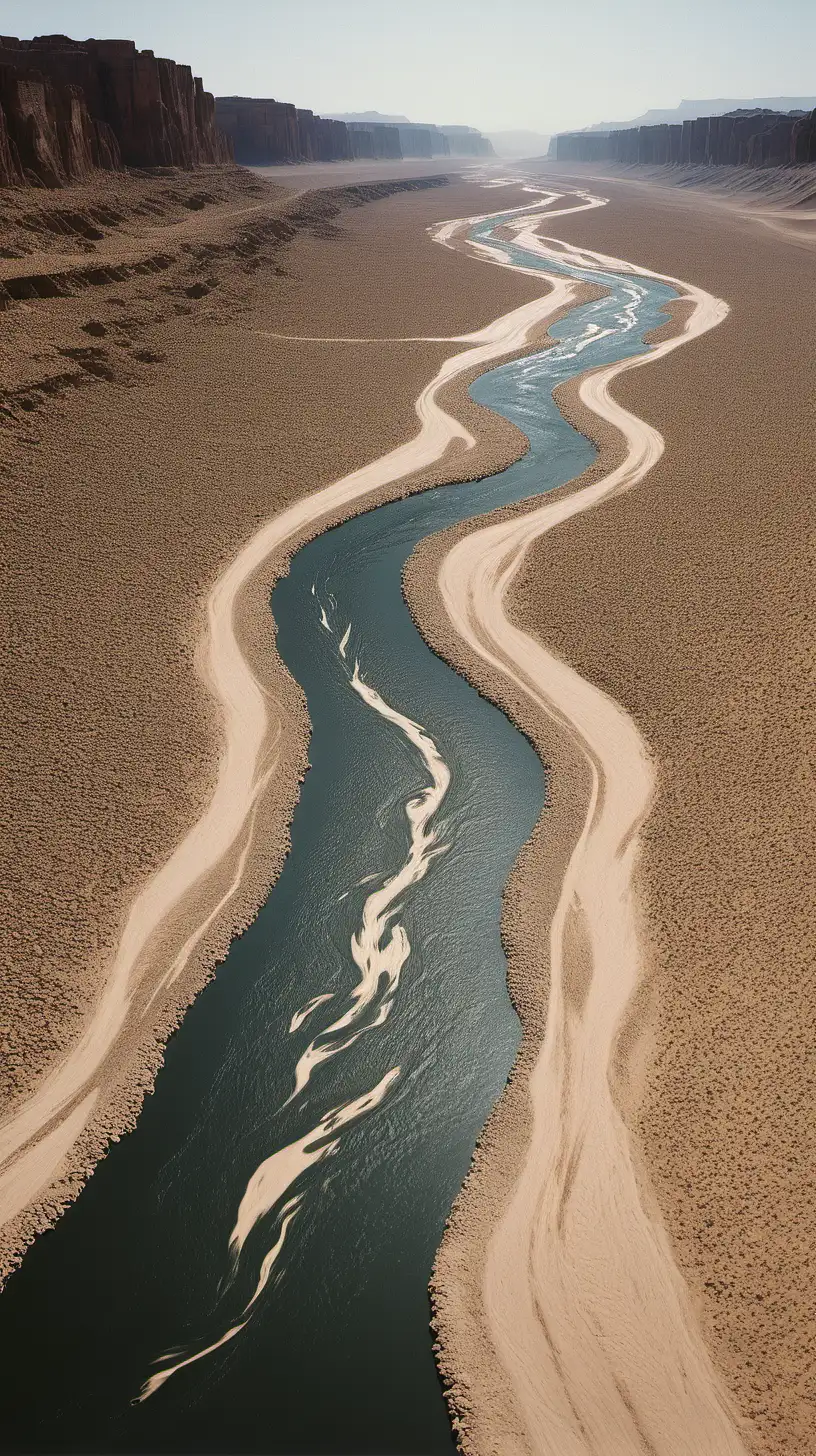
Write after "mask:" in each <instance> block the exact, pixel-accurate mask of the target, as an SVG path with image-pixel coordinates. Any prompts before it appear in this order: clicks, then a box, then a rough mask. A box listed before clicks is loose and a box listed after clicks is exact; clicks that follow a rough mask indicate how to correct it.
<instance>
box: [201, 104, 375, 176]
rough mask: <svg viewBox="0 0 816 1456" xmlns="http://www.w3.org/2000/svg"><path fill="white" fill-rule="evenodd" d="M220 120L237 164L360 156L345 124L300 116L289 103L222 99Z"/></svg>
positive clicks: (301, 112) (308, 113) (218, 109)
mask: <svg viewBox="0 0 816 1456" xmlns="http://www.w3.org/2000/svg"><path fill="white" fill-rule="evenodd" d="M215 117H216V122H217V124H218V126H219V128H220V129H221V131H222V132H224V133H225V135H226V136H227V137H228V138H229V139H230V142H231V143H232V147H233V150H234V154H235V160H236V162H243V163H244V164H245V165H247V166H254V167H271V166H276V165H277V164H279V163H281V162H336V161H347V160H350V159H351V158H352V157H353V156H354V152H353V151H352V148H351V142H350V140H349V136H348V131H347V128H346V126H345V124H344V122H342V121H330V120H327V118H326V117H323V116H315V114H314V112H313V111H306V110H302V109H301V110H299V109H298V108H297V107H296V106H293V105H292V103H291V102H289V101H274V100H273V99H272V98H271V97H267V98H257V97H254V96H219V97H218V98H217V99H216V102H215Z"/></svg>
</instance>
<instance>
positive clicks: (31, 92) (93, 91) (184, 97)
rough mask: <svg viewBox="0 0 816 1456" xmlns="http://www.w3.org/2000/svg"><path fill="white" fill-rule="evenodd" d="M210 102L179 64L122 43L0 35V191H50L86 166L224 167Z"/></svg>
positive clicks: (225, 151)
mask: <svg viewBox="0 0 816 1456" xmlns="http://www.w3.org/2000/svg"><path fill="white" fill-rule="evenodd" d="M230 156H231V147H230V143H229V141H228V140H227V138H226V137H224V136H222V135H221V133H220V132H219V131H218V130H217V129H216V125H215V101H214V100H213V97H212V96H211V95H210V93H209V92H208V91H205V90H204V87H203V85H202V82H201V79H200V77H198V76H195V77H194V76H193V73H192V71H191V70H190V67H189V66H179V65H176V63H175V61H169V60H164V59H162V58H161V57H157V56H154V54H153V52H152V51H137V49H136V47H135V45H134V44H133V41H130V40H87V41H73V40H69V39H68V37H67V36H64V35H49V36H37V37H36V38H35V39H34V40H15V39H14V38H13V37H11V36H0V185H6V186H7V185H9V184H10V183H19V182H36V183H40V184H41V185H43V186H46V187H58V186H61V185H63V184H64V183H65V182H69V181H71V180H73V179H74V178H78V177H84V176H85V175H87V173H88V172H89V171H90V170H91V168H92V167H104V168H116V167H120V166H122V165H124V166H129V167H155V166H175V167H188V168H189V167H196V166H200V165H201V164H203V163H207V162H223V161H228V160H229V158H230Z"/></svg>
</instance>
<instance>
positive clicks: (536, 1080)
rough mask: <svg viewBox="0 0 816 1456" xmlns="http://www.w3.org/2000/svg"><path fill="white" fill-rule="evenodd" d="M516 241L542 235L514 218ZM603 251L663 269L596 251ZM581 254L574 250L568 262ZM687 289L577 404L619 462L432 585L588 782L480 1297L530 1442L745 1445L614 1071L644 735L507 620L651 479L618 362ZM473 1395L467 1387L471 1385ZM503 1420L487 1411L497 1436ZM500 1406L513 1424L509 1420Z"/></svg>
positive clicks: (613, 1447) (626, 993)
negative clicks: (642, 1171)
mask: <svg viewBox="0 0 816 1456" xmlns="http://www.w3.org/2000/svg"><path fill="white" fill-rule="evenodd" d="M516 226H517V227H518V228H519V237H518V242H519V244H520V245H521V246H522V247H525V248H526V249H528V250H529V251H531V252H534V253H536V254H538V255H544V256H548V255H549V256H553V257H555V256H561V257H564V256H567V255H568V253H569V250H568V249H567V250H566V252H565V251H564V245H562V244H557V247H558V249H559V252H558V253H556V251H555V250H554V249H548V248H547V246H546V244H545V243H544V242H543V241H542V240H540V239H539V238H538V237H537V236H536V234H535V232H534V231H533V227H532V225H531V224H529V223H526V222H525V221H524V220H520V222H519V223H517V224H516ZM587 260H590V261H591V263H594V266H596V267H603V268H605V269H607V270H609V269H614V270H619V271H625V272H627V273H638V274H640V275H641V276H652V277H656V276H659V275H655V274H650V273H649V272H648V270H646V269H642V268H637V267H634V266H631V265H629V264H627V263H623V262H622V261H620V260H618V259H613V258H609V257H606V256H604V255H602V254H598V253H594V254H589V253H586V252H585V253H582V254H581V259H580V263H581V266H585V265H586V263H587ZM576 261H578V260H577V259H576ZM663 281H668V282H671V283H673V284H674V285H675V286H676V287H678V288H679V290H680V291H681V292H682V293H683V294H684V295H685V297H686V298H688V299H690V300H691V301H692V303H693V305H694V306H693V311H692V312H691V314H690V315H689V316H687V317H686V318H685V319H684V320H683V323H682V332H681V333H679V334H678V335H676V336H675V337H674V338H671V339H665V340H663V341H662V342H660V343H659V344H658V345H657V347H655V348H654V349H653V350H652V352H651V353H650V354H649V355H642V356H640V357H638V358H635V359H631V360H626V361H623V362H621V363H619V364H615V365H612V366H609V367H606V368H602V369H600V370H597V371H595V372H594V373H592V374H589V375H588V376H586V377H585V379H584V380H583V381H582V384H581V387H580V391H579V395H580V399H581V402H582V403H583V404H584V405H585V406H586V407H587V408H588V409H590V410H591V411H592V412H593V413H595V414H596V415H598V416H599V417H600V418H601V419H603V420H604V421H605V422H607V423H608V424H609V425H612V426H614V427H615V428H617V429H618V430H619V431H620V433H621V435H622V436H623V438H624V440H625V442H626V455H625V458H624V460H623V461H622V463H621V464H620V465H619V466H618V467H617V468H616V469H614V470H613V471H611V472H610V473H609V474H607V475H606V476H604V477H603V478H602V479H600V480H597V481H595V482H593V483H592V484H590V485H588V486H587V487H585V488H584V489H583V490H581V491H579V492H577V493H575V494H572V495H566V496H562V497H561V498H560V499H558V500H555V501H551V502H549V503H545V504H544V505H542V506H540V507H538V508H537V509H536V510H533V511H531V512H529V513H528V514H527V515H525V516H522V517H520V518H518V517H517V518H515V519H511V520H509V521H508V520H503V521H499V522H498V523H495V524H492V525H490V526H487V527H484V528H483V529H481V530H476V531H473V532H471V533H470V534H468V535H465V536H464V537H462V538H461V539H460V540H459V541H457V542H456V544H455V545H454V546H453V547H452V548H451V549H450V551H448V553H447V554H446V555H445V556H444V557H443V559H442V562H441V564H440V567H439V573H438V583H439V589H440V595H441V598H442V600H443V602H444V605H445V608H446V611H447V613H448V616H449V617H450V620H451V622H452V624H453V626H454V628H455V630H456V631H457V633H458V634H459V635H460V636H461V637H462V638H463V639H464V641H465V642H466V644H467V645H468V647H469V648H470V649H471V650H472V651H473V652H474V653H475V654H477V656H478V657H480V658H481V659H482V661H483V662H484V663H485V664H487V665H488V667H489V668H491V669H493V670H494V671H496V672H499V673H502V674H504V676H505V677H507V678H509V679H510V681H511V682H512V683H513V685H514V686H515V687H516V688H517V689H518V690H520V691H521V692H522V693H524V694H526V695H527V697H528V698H529V699H531V700H532V702H533V703H534V704H535V705H536V706H537V707H538V708H539V709H540V710H543V711H544V712H545V713H547V714H549V715H551V716H552V717H554V718H555V719H556V720H557V721H558V722H559V723H561V724H562V725H564V726H565V727H566V729H567V731H568V732H569V734H570V735H571V736H572V738H573V741H574V742H575V743H576V745H577V746H578V747H579V748H580V751H581V752H582V753H583V754H584V756H585V758H586V760H587V762H588V764H589V767H590V770H591V781H592V792H591V798H590V805H589V810H588V813H587V816H586V820H585V823H584V826H583V830H582V832H581V835H580V838H579V840H578V843H577V845H576V846H575V849H574V851H573V854H572V857H571V859H570V862H569V866H568V869H567V873H566V876H565V879H564V883H563V887H562V892H561V896H560V899H559V902H558V906H557V909H556V912H555V915H554V917H553V921H552V926H551V933H550V934H551V945H550V959H551V992H550V1001H549V1008H548V1016H547V1030H546V1035H545V1040H544V1045H543V1047H542V1049H541V1052H540V1055H539V1057H538V1060H537V1063H536V1065H535V1068H534V1071H533V1073H532V1076H531V1080H530V1094H531V1098H532V1104H533V1129H532V1138H531V1141H530V1144H529V1146H528V1149H527V1153H526V1159H525V1162H524V1166H523V1171H522V1175H521V1178H520V1180H519V1182H518V1183H517V1185H516V1187H515V1190H514V1193H513V1196H512V1199H511V1201H510V1204H509V1206H508V1208H507V1209H506V1211H505V1213H504V1216H503V1217H502V1219H501V1222H500V1223H499V1225H498V1227H497V1228H496V1230H495V1232H494V1234H493V1236H492V1239H491V1240H490V1243H489V1246H488V1254H487V1264H486V1271H485V1280H484V1287H483V1298H484V1304H485V1312H486V1315H487V1323H488V1328H489V1331H490V1336H491V1338H492V1341H493V1346H494V1351H495V1355H496V1358H497V1359H498V1360H499V1361H500V1363H501V1365H502V1366H503V1368H504V1371H505V1373H506V1375H507V1377H508V1379H509V1382H510V1385H511V1387H512V1389H513V1393H514V1396H515V1401H516V1403H517V1410H518V1412H519V1413H520V1414H521V1417H522V1420H523V1425H524V1432H525V1436H526V1441H525V1442H524V1445H523V1446H522V1445H519V1444H518V1443H517V1441H516V1439H515V1438H514V1437H510V1439H508V1440H506V1441H504V1442H503V1443H498V1444H497V1449H499V1448H500V1449H502V1451H507V1452H509V1451H510V1450H511V1449H512V1450H519V1451H520V1450H523V1449H527V1450H529V1451H533V1452H536V1453H538V1452H540V1453H542V1456H543V1453H552V1456H571V1453H579V1452H580V1453H588V1452H594V1451H602V1450H603V1451H614V1452H615V1453H616V1456H617V1453H621V1456H622V1453H629V1452H631V1453H633V1456H634V1453H635V1452H643V1451H649V1452H653V1453H657V1456H664V1453H665V1456H681V1453H682V1456H692V1453H694V1456H702V1453H707V1456H737V1453H741V1452H743V1451H744V1449H745V1448H744V1445H743V1442H742V1439H741V1437H740V1435H739V1434H738V1432H737V1429H736V1425H735V1419H734V1416H733V1413H732V1411H731V1409H730V1403H729V1400H728V1397H727V1395H726V1392H725V1391H724V1389H723V1387H722V1385H721V1383H720V1381H719V1379H718V1377H717V1375H716V1373H715V1371H714V1369H713V1367H712V1365H711V1362H710V1360H709V1357H708V1354H707V1352H706V1350H705V1347H704V1345H703V1342H702V1340H701V1338H700V1335H699V1333H698V1330H697V1328H696V1321H695V1319H694V1317H693V1314H692V1311H691V1308H690V1305H689V1301H688V1296H687V1292H686V1290H685V1286H684V1285H683V1282H682V1280H681V1278H680V1276H679V1274H678V1272H677V1270H676V1267H675V1264H674V1259H673V1256H672V1251H671V1248H670V1246H669V1243H668V1240H667V1238H666V1236H665V1234H664V1232H663V1230H662V1229H661V1228H660V1227H659V1226H656V1225H655V1224H654V1223H653V1222H652V1220H651V1219H650V1217H649V1215H648V1213H647V1212H646V1211H645V1210H644V1208H643V1206H642V1203H641V1197H640V1193H639V1190H638V1182H637V1177H636V1169H635V1166H634V1162H633V1158H632V1151H631V1147H630V1143H629V1137H628V1134H627V1130H626V1128H625V1126H624V1124H623V1122H622V1120H621V1117H620V1115H619V1113H618V1111H617V1108H616V1106H615V1103H614V1100H613V1096H612V1091H611V1086H610V1074H611V1071H612V1063H613V1058H614V1054H615V1044H616V1036H617V1033H618V1031H619V1029H620V1025H621V1019H622V1016H623V1013H624V1011H625V1009H626V1007H627V1004H628V1002H629V1001H630V999H631V996H632V994H633V992H634V991H635V989H636V987H637V985H638V982H639V979H640V975H641V966H640V955H639V948H638V938H637V922H636V913H635V904H634V899H633V890H632V876H633V870H634V867H635V864H636V860H637V855H638V830H639V828H640V826H641V824H642V822H643V820H644V817H645V815H646V813H647V812H648V808H649V805H650V802H651V797H652V793H653V771H652V767H651V764H650V762H649V757H648V754H647V751H646V748H645V745H644V744H643V742H642V740H641V738H640V735H639V733H638V731H637V729H636V727H635V725H634V723H633V721H632V720H631V719H630V718H629V717H628V715H627V714H626V713H625V712H624V711H623V709H621V708H620V707H619V706H618V705H617V704H616V703H614V702H613V701H612V700H611V699H610V698H608V697H607V696H606V695H605V694H604V693H602V692H601V691H600V690H598V689H597V688H594V687H593V686H592V685H591V684H590V683H588V682H586V681H584V680H583V679H582V678H581V677H580V676H579V675H578V674H577V673H575V672H574V671H573V670H572V669H571V668H570V667H568V666H567V664H566V663H564V662H562V661H560V660H559V659H558V658H557V657H555V656H554V655H553V654H551V653H549V652H548V651H547V649H546V648H545V647H544V646H543V644H542V643H541V642H539V641H537V640H535V639H533V638H531V637H530V636H528V635H527V634H526V633H525V632H523V631H521V630H520V629H519V628H518V627H516V626H514V625H513V623H512V622H511V621H510V620H508V618H507V616H506V615H505V610H504V603H505V600H506V597H507V593H508V591H509V588H510V586H511V583H512V581H513V578H514V577H515V575H516V574H517V572H518V570H519V567H520V566H521V563H522V561H523V558H524V555H525V552H526V550H527V548H528V546H529V544H530V542H531V541H532V540H534V539H535V538H536V537H537V536H539V535H541V534H542V533H544V532H546V531H548V530H552V529H553V527H555V526H557V525H558V524H559V523H560V522H562V521H565V520H567V519H568V518H569V517H571V516H574V515H577V514H579V513H580V512H582V511H585V510H587V509H590V508H591V507H592V506H593V505H595V504H597V503H598V502H599V501H601V500H603V499H605V498H606V497H608V496H610V495H611V494H614V493H616V492H620V491H623V490H626V489H628V488H630V487H631V486H633V485H635V484H636V483H637V482H638V481H640V480H642V479H643V477H644V476H645V475H646V473H647V472H648V470H649V469H650V468H651V466H652V465H653V464H654V463H655V461H656V460H657V459H658V458H659V456H660V454H661V453H662V450H663V441H662V438H661V436H660V435H659V434H658V433H657V431H656V430H654V429H652V428H651V427H650V426H649V425H647V424H645V423H644V422H643V421H641V420H639V419H637V418H636V417H635V416H633V415H631V414H629V413H628V411H626V410H624V409H623V408H622V407H621V406H620V405H618V404H617V403H616V402H615V401H614V400H613V399H612V398H611V396H610V394H609V385H610V383H611V381H612V380H613V379H614V378H615V377H616V376H617V375H618V374H620V373H622V372H623V371H625V370H627V369H632V368H638V367H641V366H642V365H643V364H644V363H646V362H651V361H652V360H654V359H657V358H660V357H661V356H663V355H665V354H666V353H668V352H669V351H670V350H672V349H674V348H677V347H678V346H679V345H680V344H682V343H684V342H686V341H688V340H690V339H693V338H695V337H697V336H699V335H700V334H702V333H704V332H706V331H707V330H708V329H711V328H714V327H716V325H717V324H718V323H720V322H721V321H722V319H723V318H724V317H725V316H726V314H727V312H728V309H727V306H726V305H725V304H724V303H722V302H721V301H720V300H718V299H715V298H713V297H712V296H711V295H709V294H707V293H705V292H703V291H702V290H699V289H695V288H692V287H691V286H689V285H687V284H684V283H682V282H680V280H677V279H668V278H665V277H664V280H663ZM576 920H577V921H578V923H580V924H581V926H582V933H583V936H584V938H585V941H586V944H587V947H588V962H589V964H588V968H587V977H588V981H587V984H586V986H585V990H584V995H583V999H582V1001H581V1004H580V1005H578V1006H576V1004H575V999H574V998H571V997H570V996H569V995H568V994H567V989H566V986H565V973H564V963H565V936H566V935H567V934H568V933H569V931H568V926H569V923H570V922H572V924H573V925H574V924H575V922H576ZM475 1395H476V1393H475V1392H471V1398H475ZM501 1423H502V1418H501V1414H500V1413H499V1412H495V1411H494V1412H491V1414H490V1417H489V1424H490V1426H491V1427H492V1429H493V1430H494V1431H495V1433H496V1436H497V1438H498V1435H499V1430H500V1429H501ZM512 1424H513V1423H512V1422H511V1421H508V1422H507V1424H506V1426H505V1427H504V1429H505V1431H506V1432H507V1433H508V1435H509V1432H510V1430H511V1429H512Z"/></svg>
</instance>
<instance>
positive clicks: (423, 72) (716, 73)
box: [0, 0, 816, 132]
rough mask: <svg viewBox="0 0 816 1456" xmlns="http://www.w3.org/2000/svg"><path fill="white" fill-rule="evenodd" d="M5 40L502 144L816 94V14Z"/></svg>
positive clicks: (18, 10) (339, 25) (180, 16)
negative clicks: (393, 117) (691, 102)
mask: <svg viewBox="0 0 816 1456" xmlns="http://www.w3.org/2000/svg"><path fill="white" fill-rule="evenodd" d="M0 31H2V32H3V33H5V34H12V35H18V36H31V35H36V34H39V35H43V34H53V33H55V32H59V33H62V34H65V35H70V36H73V37H74V38H75V39H84V38H85V37H86V36H89V35H96V36H119V37H128V38H130V39H132V40H135V41H136V43H137V45H138V46H140V47H142V48H144V47H149V48H150V49H151V50H154V51H155V52H156V53H157V54H158V55H166V56H172V57H173V59H174V60H178V61H185V62H187V63H188V64H190V65H192V67H193V69H194V71H195V72H196V74H197V75H201V76H203V77H204V83H205V85H206V87H207V89H208V90H210V91H214V92H215V93H216V94H220V95H228V94H230V93H242V94H244V95H250V96H274V97H277V98H278V99H279V100H282V101H295V102H296V103H297V104H298V105H299V106H310V107H312V109H313V110H314V111H318V112H330V111H362V110H377V111H386V112H389V111H390V112H397V113H403V114H405V115H406V116H408V117H410V118H411V119H412V120H415V121H435V122H439V123H454V122H455V123H465V124H467V125H470V126H478V127H481V128H482V129H483V130H493V131H495V130H505V129H509V128H521V127H529V128H531V129H533V130H536V131H544V132H549V131H555V130H563V129H565V128H567V127H571V126H586V125H589V124H590V123H592V122H595V121H618V120H626V119H627V118H628V117H631V116H635V115H637V114H638V113H639V112H642V111H644V110H645V109H646V108H647V107H649V106H661V107H663V106H674V105H676V104H677V103H678V102H679V101H680V100H681V99H682V98H684V97H688V98H694V99H698V98H707V97H717V96H733V97H751V96H795V95H809V94H812V93H813V92H814V89H815V88H816V69H815V68H814V57H816V0H220V3H215V0H130V3H127V0H0Z"/></svg>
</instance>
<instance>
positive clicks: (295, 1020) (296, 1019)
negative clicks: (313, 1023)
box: [289, 891, 348, 1033]
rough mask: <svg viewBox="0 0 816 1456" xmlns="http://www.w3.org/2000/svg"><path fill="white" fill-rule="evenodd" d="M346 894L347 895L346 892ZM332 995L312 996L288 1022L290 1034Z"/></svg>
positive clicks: (327, 992)
mask: <svg viewBox="0 0 816 1456" xmlns="http://www.w3.org/2000/svg"><path fill="white" fill-rule="evenodd" d="M346 893H347V894H348V891H346ZM333 995H334V992H333V991H324V992H323V995H322V996H313V997H312V999H311V1001H307V1002H306V1005H305V1006H301V1008H300V1010H299V1011H296V1012H295V1014H294V1016H293V1017H292V1020H291V1021H290V1022H289V1031H290V1033H291V1032H293V1031H297V1030H298V1028H299V1027H301V1026H302V1025H303V1023H304V1021H306V1019H307V1018H308V1017H309V1016H311V1014H312V1012H313V1011H316V1010H317V1008H318V1006H322V1005H323V1002H324V1001H331V999H332V996H333Z"/></svg>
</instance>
